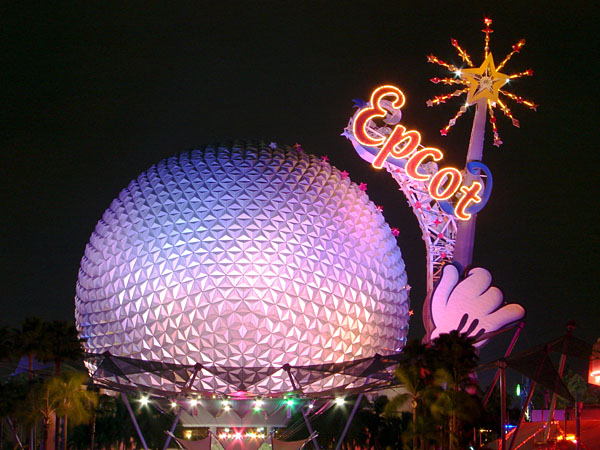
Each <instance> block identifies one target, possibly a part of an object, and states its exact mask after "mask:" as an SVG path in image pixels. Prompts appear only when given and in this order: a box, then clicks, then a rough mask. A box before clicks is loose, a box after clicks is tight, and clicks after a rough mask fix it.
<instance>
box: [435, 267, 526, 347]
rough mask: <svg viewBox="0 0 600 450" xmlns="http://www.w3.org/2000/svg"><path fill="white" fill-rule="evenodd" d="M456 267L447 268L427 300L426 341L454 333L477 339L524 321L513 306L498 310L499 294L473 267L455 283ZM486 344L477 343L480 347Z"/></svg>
mask: <svg viewBox="0 0 600 450" xmlns="http://www.w3.org/2000/svg"><path fill="white" fill-rule="evenodd" d="M459 278H460V277H459V273H458V269H457V267H456V266H454V265H452V264H447V265H446V266H444V268H443V269H442V277H441V279H440V282H439V283H438V285H437V287H436V288H435V290H434V291H433V294H432V296H431V318H432V320H433V324H434V326H435V328H434V329H433V331H432V332H431V336H430V339H435V338H436V337H438V336H439V335H440V334H443V333H449V332H450V331H452V330H458V331H459V332H461V333H465V334H467V336H470V337H474V338H478V337H480V336H481V335H482V334H484V333H488V332H491V331H496V330H499V329H500V328H502V327H504V326H505V325H508V324H511V323H514V322H516V321H518V320H520V319H522V318H523V317H525V309H524V308H523V307H522V306H521V305H518V304H516V303H510V304H506V305H504V306H502V304H503V302H502V298H503V295H502V291H501V290H500V289H498V288H497V287H494V286H491V284H492V275H491V274H490V272H488V271H487V270H486V269H483V268H481V267H475V268H473V269H471V270H469V273H468V274H467V276H466V277H465V278H464V279H463V280H460V281H459ZM485 342H486V340H483V341H480V342H477V343H476V344H475V346H476V347H481V346H482V345H483V344H485Z"/></svg>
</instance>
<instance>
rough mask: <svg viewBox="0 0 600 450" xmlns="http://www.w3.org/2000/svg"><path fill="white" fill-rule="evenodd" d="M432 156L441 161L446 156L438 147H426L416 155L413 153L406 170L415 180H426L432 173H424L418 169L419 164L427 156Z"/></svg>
mask: <svg viewBox="0 0 600 450" xmlns="http://www.w3.org/2000/svg"><path fill="white" fill-rule="evenodd" d="M429 156H431V158H433V160H434V161H439V160H440V159H442V158H443V157H444V154H443V153H442V152H441V151H440V150H438V149H437V148H433V147H430V148H424V149H423V150H419V151H418V152H416V153H415V154H414V155H412V156H411V157H410V158H409V160H408V161H406V167H404V170H405V171H406V175H408V176H409V177H411V178H412V179H413V180H417V181H426V180H428V179H429V178H431V175H423V174H421V173H419V172H418V171H417V169H418V168H419V166H420V165H421V164H423V161H425V158H427V157H429Z"/></svg>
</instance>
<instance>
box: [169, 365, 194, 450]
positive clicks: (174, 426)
mask: <svg viewBox="0 0 600 450" xmlns="http://www.w3.org/2000/svg"><path fill="white" fill-rule="evenodd" d="M201 369H202V366H201V365H200V364H196V366H195V367H194V372H193V373H192V375H191V376H190V378H189V380H188V381H187V383H186V384H185V385H184V386H183V389H182V390H181V391H180V392H179V395H178V396H177V397H178V398H177V399H179V398H180V397H181V394H184V393H185V392H187V391H188V390H189V389H190V388H191V387H192V385H193V384H194V381H195V380H196V375H197V374H198V371H199V370H201ZM182 411H183V408H182V407H181V406H179V410H178V411H177V415H176V416H175V420H174V421H173V425H172V426H171V429H170V430H169V433H167V440H166V441H165V445H164V446H163V450H167V448H168V447H169V443H170V442H171V436H172V435H173V433H174V432H175V428H176V427H177V424H178V423H179V419H180V418H181V412H182Z"/></svg>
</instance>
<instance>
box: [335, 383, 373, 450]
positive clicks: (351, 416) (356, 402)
mask: <svg viewBox="0 0 600 450" xmlns="http://www.w3.org/2000/svg"><path fill="white" fill-rule="evenodd" d="M370 378H371V375H369V376H368V377H367V379H366V380H365V384H367V383H368V382H369V379H370ZM362 398H363V393H362V392H361V393H360V394H358V397H357V398H356V401H355V402H354V407H353V408H352V412H351V413H350V416H348V420H347V421H346V426H345V427H344V431H342V435H341V436H340V439H339V440H338V443H337V445H336V446H335V450H340V447H341V446H342V443H343V442H344V439H345V438H346V434H347V433H348V429H349V428H350V424H351V423H352V419H354V415H355V414H356V411H357V410H358V406H359V405H360V402H361V400H362Z"/></svg>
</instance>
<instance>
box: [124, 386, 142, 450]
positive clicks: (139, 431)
mask: <svg viewBox="0 0 600 450" xmlns="http://www.w3.org/2000/svg"><path fill="white" fill-rule="evenodd" d="M121 400H123V403H125V407H126V408H127V411H128V412H129V417H131V421H132V422H133V426H134V427H135V431H136V432H137V434H138V437H139V438H140V441H142V447H144V450H148V445H147V444H146V440H145V439H144V435H143V434H142V430H140V426H139V424H138V422H137V420H136V418H135V414H134V413H133V410H132V409H131V405H130V404H129V400H128V399H127V396H126V395H125V393H124V392H121Z"/></svg>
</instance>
